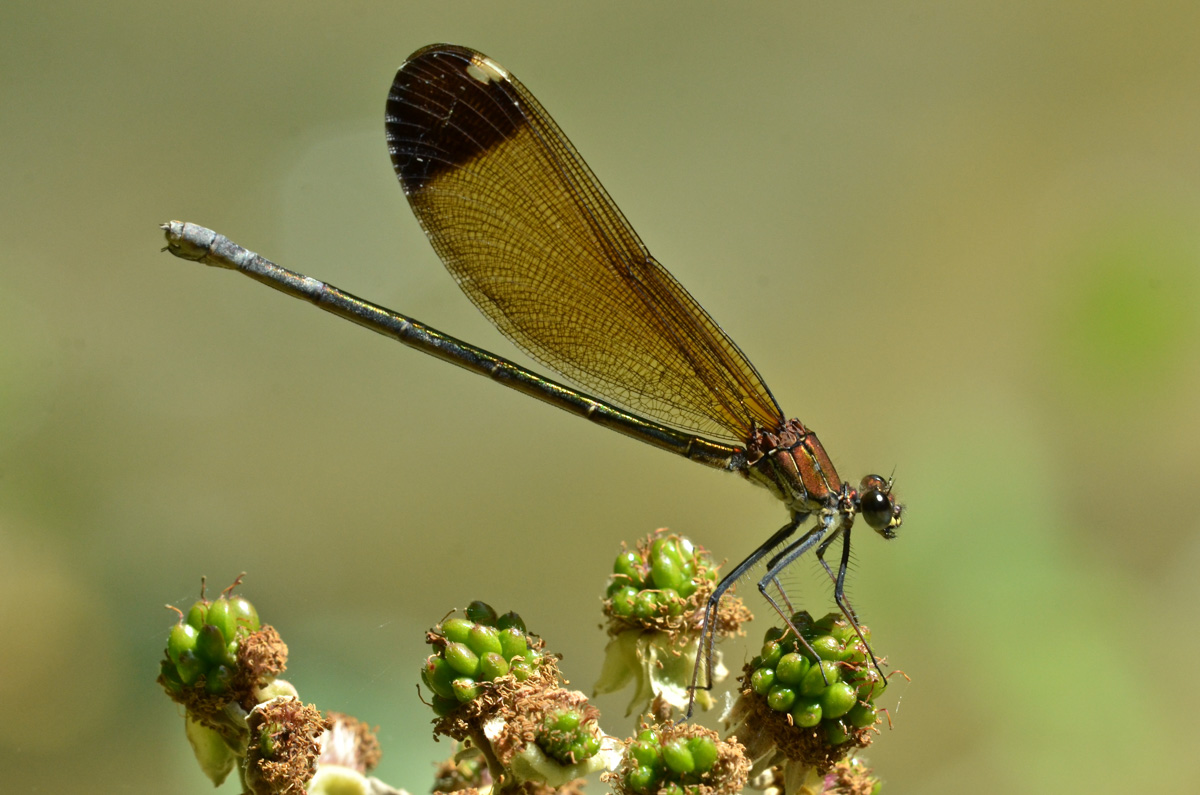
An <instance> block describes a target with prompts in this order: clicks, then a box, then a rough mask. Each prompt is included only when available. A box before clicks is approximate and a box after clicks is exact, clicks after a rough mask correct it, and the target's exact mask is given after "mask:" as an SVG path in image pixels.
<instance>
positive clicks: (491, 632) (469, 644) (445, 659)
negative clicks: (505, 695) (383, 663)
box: [421, 601, 542, 717]
mask: <svg viewBox="0 0 1200 795" xmlns="http://www.w3.org/2000/svg"><path fill="white" fill-rule="evenodd" d="M430 642H431V643H433V644H434V645H436V646H438V647H439V650H438V652H437V653H436V654H431V655H429V657H428V658H426V660H425V665H424V666H423V667H422V668H421V681H423V682H424V683H425V684H426V686H428V687H429V689H430V690H432V691H433V710H434V712H435V713H437V715H438V716H439V717H442V716H445V715H448V714H449V713H450V712H451V711H452V710H453V709H454V708H455V707H457V706H458V705H459V704H462V703H465V702H467V701H470V700H471V699H473V698H475V697H476V696H478V695H479V694H480V693H481V692H483V685H484V683H486V682H491V681H494V680H496V679H499V678H500V677H502V676H507V675H508V674H510V673H511V674H512V675H513V676H514V677H515V678H516V680H517V681H518V682H523V681H525V680H526V679H528V678H529V677H530V676H531V675H532V674H533V672H534V671H535V670H536V669H537V667H538V665H540V664H541V660H542V655H541V653H540V652H539V651H538V650H537V649H536V648H533V647H532V646H531V643H530V638H529V636H528V635H526V634H525V622H524V621H523V620H521V617H520V616H519V615H517V614H516V613H512V612H510V613H505V614H504V615H502V616H498V615H496V611H495V610H493V609H492V607H491V605H489V604H487V603H485V602H479V601H475V602H472V603H471V604H470V606H469V607H467V611H466V618H451V619H447V620H446V621H443V622H442V624H441V626H440V627H438V628H437V630H435V631H434V633H432V635H431V637H430Z"/></svg>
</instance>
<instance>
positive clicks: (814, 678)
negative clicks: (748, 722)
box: [749, 612, 887, 746]
mask: <svg viewBox="0 0 1200 795" xmlns="http://www.w3.org/2000/svg"><path fill="white" fill-rule="evenodd" d="M792 623H793V624H794V625H795V626H796V629H798V630H800V634H801V635H802V636H803V637H804V639H805V640H807V641H808V644H809V646H811V647H812V651H813V652H816V657H814V656H813V654H812V652H810V651H809V650H808V649H807V648H805V647H804V645H803V644H802V643H800V642H799V641H797V640H796V636H795V635H793V634H791V632H790V630H785V629H781V628H779V627H772V628H771V629H769V630H767V634H766V637H765V638H764V639H763V641H764V642H763V647H762V652H761V653H760V654H759V655H758V656H757V657H755V658H754V659H753V660H751V661H750V677H749V684H750V689H751V690H753V691H754V692H755V693H756V694H758V695H759V696H761V697H762V698H764V699H766V703H767V706H769V707H770V708H771V709H772V710H775V711H776V712H789V713H791V716H792V721H793V722H794V724H795V725H796V726H799V727H801V728H811V727H815V726H818V725H820V726H821V727H822V728H823V730H824V732H825V739H826V742H828V744H829V745H831V746H837V745H841V744H842V743H845V742H846V741H847V740H849V739H850V737H851V735H852V733H853V731H854V730H856V729H863V728H866V727H867V726H873V725H874V724H875V721H876V708H875V704H874V701H875V698H876V697H877V696H879V695H880V694H881V693H882V692H883V690H884V688H885V687H886V686H887V682H886V681H885V680H884V679H883V677H881V676H880V675H879V672H878V671H876V670H875V668H874V667H873V666H872V665H871V664H870V663H869V662H868V660H869V656H868V654H867V649H866V647H865V646H864V645H863V642H862V640H860V639H859V637H858V634H857V633H856V632H855V631H854V628H853V627H852V626H850V622H848V621H846V620H845V619H844V618H842V617H841V616H840V615H838V614H836V613H830V614H829V615H827V616H825V617H824V618H822V619H820V620H819V621H813V619H812V616H810V615H809V614H808V613H807V612H800V613H797V614H796V615H794V616H793V617H792ZM862 631H863V637H865V638H869V634H868V632H867V628H866V627H862Z"/></svg>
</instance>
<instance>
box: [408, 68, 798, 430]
mask: <svg viewBox="0 0 1200 795" xmlns="http://www.w3.org/2000/svg"><path fill="white" fill-rule="evenodd" d="M387 138H388V150H389V152H390V153H391V156H392V163H393V165H394V166H395V169H396V174H397V176H398V177H399V178H400V182H401V184H402V185H403V187H404V192H405V194H406V195H407V196H408V200H409V203H410V204H411V205H412V208H413V212H414V213H415V214H416V216H417V219H418V220H419V222H420V224H421V227H422V228H423V229H424V230H425V233H426V234H427V235H428V237H429V239H430V241H431V242H432V243H433V247H434V249H435V250H436V251H437V253H438V255H439V256H440V257H441V259H442V261H443V262H444V263H445V265H446V268H447V269H449V271H450V272H451V274H453V275H454V277H455V279H456V280H457V281H458V283H459V285H460V286H461V287H462V289H463V291H464V292H465V293H466V294H467V295H468V296H469V297H470V299H471V300H472V301H473V302H474V303H475V305H476V306H477V307H479V309H480V310H481V311H482V312H483V313H484V314H485V315H486V316H487V317H488V318H489V319H491V321H492V322H493V323H494V324H495V325H496V326H497V328H499V329H500V330H501V331H502V332H503V333H504V334H505V335H506V336H507V337H508V338H509V339H511V340H512V341H513V342H514V343H516V344H517V345H518V346H519V347H520V348H521V349H522V350H524V351H525V352H526V353H528V354H529V355H531V356H532V357H534V358H535V359H537V360H538V361H540V362H541V363H543V364H544V365H546V366H547V367H550V368H552V369H554V370H556V371H558V372H559V373H561V374H562V375H564V376H566V377H567V378H568V379H570V380H572V381H574V382H576V383H577V384H579V385H580V386H582V387H584V388H585V389H587V390H589V391H592V392H594V393H596V394H597V395H598V396H600V397H603V398H605V399H607V400H610V401H612V402H614V403H616V404H618V405H620V406H622V407H624V408H626V409H629V410H630V411H633V412H634V413H637V414H641V415H643V416H646V417H649V418H652V419H655V420H658V421H660V422H663V423H665V424H667V425H670V426H673V427H676V428H680V429H684V430H688V431H692V432H696V433H699V434H702V435H706V436H713V437H717V438H724V439H732V440H744V439H746V438H748V437H749V436H750V433H751V429H752V428H753V427H765V428H776V427H779V425H780V424H781V423H782V421H783V417H782V415H781V413H780V411H779V407H778V405H777V404H776V403H775V399H774V398H773V397H772V396H771V393H770V391H769V390H768V389H767V387H766V385H765V384H764V383H763V381H762V379H761V378H760V377H759V375H758V373H757V372H756V371H755V369H754V366H753V365H752V364H750V362H749V361H748V360H747V359H746V357H745V356H744V355H743V354H742V352H741V351H740V350H738V347H737V345H735V344H734V342H733V340H731V339H730V338H729V337H728V336H726V334H725V333H724V332H723V331H722V330H721V329H720V327H719V326H717V324H716V323H715V322H714V321H713V320H712V318H711V317H709V315H708V313H707V312H705V311H704V309H703V308H701V306H700V305H699V304H698V303H697V302H696V300H695V299H694V298H692V296H691V295H689V294H688V292H687V291H686V290H685V289H684V288H683V286H682V285H681V284H680V283H679V282H678V281H676V280H675V278H674V277H673V276H671V274H670V273H668V272H667V270H666V268H664V267H663V266H662V265H660V264H659V263H658V262H657V261H656V260H655V259H654V258H653V257H652V256H650V253H649V252H648V251H647V250H646V247H645V246H644V245H643V244H642V241H641V240H640V239H638V236H637V233H636V232H634V231H633V228H632V227H631V226H630V225H629V223H628V222H627V221H626V220H625V217H624V216H623V215H622V214H621V211H620V210H619V209H617V206H616V205H615V204H614V203H613V201H612V199H610V198H609V196H608V194H607V193H606V192H605V190H604V188H603V187H602V186H601V185H600V183H599V181H597V179H596V177H595V176H594V175H593V174H592V172H591V170H590V169H589V168H588V166H587V164H586V163H584V162H583V159H582V158H581V157H580V156H579V154H578V153H577V152H576V151H575V148H574V147H573V146H572V145H571V142H570V141H568V140H567V137H566V136H565V135H564V134H563V132H562V130H560V129H559V128H558V125H557V124H555V123H554V120H553V119H551V118H550V116H549V115H548V114H547V113H546V111H545V110H544V109H543V108H542V106H541V105H540V104H539V103H538V101H537V100H536V99H534V97H533V95H532V94H530V93H529V91H528V90H527V89H526V88H525V87H524V86H523V85H522V84H521V83H520V82H519V81H518V80H517V79H516V78H515V77H513V76H512V75H511V74H509V73H508V72H507V71H505V70H504V69H503V68H501V67H500V66H498V65H497V64H496V63H495V62H493V61H491V60H490V59H488V58H487V57H485V56H484V55H482V54H480V53H478V52H476V51H474V50H471V49H467V48H465V47H456V46H451V45H433V46H431V47H426V48H424V49H422V50H419V51H418V52H416V53H414V54H413V56H412V57H411V58H410V59H409V60H408V61H407V62H406V63H405V64H404V65H403V66H402V67H401V68H400V71H399V72H398V73H397V74H396V79H395V81H394V82H393V84H392V90H391V93H390V94H389V95H388V103H387Z"/></svg>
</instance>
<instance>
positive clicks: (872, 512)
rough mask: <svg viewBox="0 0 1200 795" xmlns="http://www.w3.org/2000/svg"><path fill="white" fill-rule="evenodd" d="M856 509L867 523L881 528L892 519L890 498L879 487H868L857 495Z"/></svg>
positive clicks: (875, 527)
mask: <svg viewBox="0 0 1200 795" xmlns="http://www.w3.org/2000/svg"><path fill="white" fill-rule="evenodd" d="M858 511H859V513H861V514H862V516H863V518H864V519H866V520H867V524H869V525H871V527H873V528H874V529H876V530H883V529H884V528H885V527H887V526H888V524H889V523H890V522H891V521H892V498H891V496H890V495H888V494H885V493H884V492H882V491H880V490H879V489H868V490H867V491H865V492H863V493H862V495H861V496H860V497H859V501H858Z"/></svg>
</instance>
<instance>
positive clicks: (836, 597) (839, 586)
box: [817, 519, 887, 682]
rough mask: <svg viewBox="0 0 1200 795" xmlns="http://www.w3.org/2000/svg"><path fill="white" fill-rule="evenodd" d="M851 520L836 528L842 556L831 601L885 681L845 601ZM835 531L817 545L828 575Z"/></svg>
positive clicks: (835, 535) (831, 573)
mask: <svg viewBox="0 0 1200 795" xmlns="http://www.w3.org/2000/svg"><path fill="white" fill-rule="evenodd" d="M852 523H853V520H852V519H847V521H846V522H845V523H844V524H843V525H842V526H841V527H840V528H838V530H839V531H840V533H841V536H842V558H841V561H840V562H839V563H838V571H837V576H836V577H835V578H834V581H833V601H835V602H837V606H838V608H839V609H840V610H841V611H842V615H844V616H845V617H846V620H847V621H849V622H850V626H852V627H854V633H855V634H856V635H858V639H859V640H860V641H862V645H863V648H864V649H866V650H867V656H868V657H870V658H871V665H873V666H875V670H876V671H878V672H879V675H880V676H882V677H883V681H885V682H886V681H887V674H885V673H884V672H883V669H882V668H880V667H879V660H877V659H875V652H873V651H871V644H870V643H867V639H866V637H865V636H864V635H863V631H862V627H860V626H859V625H858V618H857V616H856V615H855V613H854V611H853V610H852V609H851V608H850V603H849V602H847V601H846V594H845V587H846V567H847V566H849V565H850V528H851V526H852ZM837 535H838V534H837V533H834V534H832V535H831V536H830V537H829V538H828V539H826V540H825V543H823V544H821V545H820V546H819V547H817V560H819V561H821V565H822V566H824V567H825V571H828V572H829V574H830V576H831V577H832V576H833V572H832V571H830V569H829V564H828V563H826V562H825V550H826V549H828V547H829V543H830V542H831V541H833V539H834V538H836V537H837Z"/></svg>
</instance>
